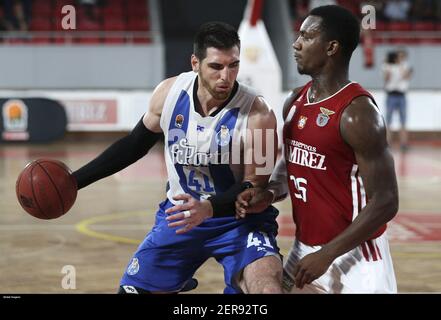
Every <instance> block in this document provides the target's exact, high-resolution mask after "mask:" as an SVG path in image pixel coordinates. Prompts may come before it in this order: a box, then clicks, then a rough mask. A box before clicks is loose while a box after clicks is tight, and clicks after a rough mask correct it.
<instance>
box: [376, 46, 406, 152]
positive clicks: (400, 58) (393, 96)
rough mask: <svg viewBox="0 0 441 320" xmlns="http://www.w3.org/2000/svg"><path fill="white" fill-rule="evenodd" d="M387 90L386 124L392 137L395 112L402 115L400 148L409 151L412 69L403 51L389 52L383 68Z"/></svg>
mask: <svg viewBox="0 0 441 320" xmlns="http://www.w3.org/2000/svg"><path fill="white" fill-rule="evenodd" d="M383 72H384V81H385V90H386V94H387V96H386V122H387V127H388V132H389V140H391V135H390V124H391V121H392V116H393V113H394V112H398V113H399V115H400V125H401V127H400V146H401V150H402V151H406V150H407V149H408V134H407V129H406V116H407V112H406V111H407V110H406V109H407V104H406V92H407V90H408V88H409V81H410V77H411V76H412V68H411V67H410V66H409V64H408V62H407V53H406V51H404V50H403V49H401V50H399V51H397V52H395V51H393V52H389V53H388V56H387V59H386V63H385V64H384V67H383Z"/></svg>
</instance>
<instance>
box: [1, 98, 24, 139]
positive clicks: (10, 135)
mask: <svg viewBox="0 0 441 320" xmlns="http://www.w3.org/2000/svg"><path fill="white" fill-rule="evenodd" d="M2 114H3V128H4V131H3V132H2V138H3V140H11V141H13V140H28V139H29V132H28V107H27V106H26V104H25V103H24V102H23V101H22V100H8V101H6V102H5V103H4V104H3V107H2Z"/></svg>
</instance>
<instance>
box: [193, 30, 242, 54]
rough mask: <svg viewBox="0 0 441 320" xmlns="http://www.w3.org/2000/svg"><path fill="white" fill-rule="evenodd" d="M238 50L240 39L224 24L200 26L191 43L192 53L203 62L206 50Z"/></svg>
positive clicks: (235, 32) (234, 31)
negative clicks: (212, 48)
mask: <svg viewBox="0 0 441 320" xmlns="http://www.w3.org/2000/svg"><path fill="white" fill-rule="evenodd" d="M234 46H238V47H239V48H240V39H239V35H238V34H237V31H236V29H235V28H234V27H232V26H231V25H229V24H227V23H224V22H207V23H204V24H203V25H201V27H200V28H199V30H198V32H197V33H196V35H195V37H194V41H193V53H194V55H195V56H196V57H197V58H198V59H199V60H203V59H204V58H205V57H206V56H207V48H210V47H214V48H216V49H231V48H233V47H234Z"/></svg>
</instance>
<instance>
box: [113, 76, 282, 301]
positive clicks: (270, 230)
mask: <svg viewBox="0 0 441 320" xmlns="http://www.w3.org/2000/svg"><path fill="white" fill-rule="evenodd" d="M195 86H196V87H195ZM196 91H197V74H196V73H193V72H188V73H183V74H181V75H180V76H178V77H177V79H176V81H175V83H174V84H173V86H172V88H171V89H170V91H169V94H168V96H167V98H166V101H165V104H164V107H163V111H162V114H161V120H160V124H161V128H162V130H163V132H164V135H165V148H164V149H165V150H164V152H165V161H166V165H167V172H168V184H167V199H166V200H165V201H163V202H162V203H161V204H160V205H159V209H158V211H157V213H156V221H155V225H154V226H153V228H152V230H151V232H150V233H148V235H147V236H146V238H145V239H144V241H143V242H142V243H141V244H140V246H139V247H138V250H137V251H136V252H135V254H134V255H133V257H132V259H131V261H130V262H129V265H128V266H127V269H126V272H125V273H124V275H123V277H122V279H121V283H120V284H121V286H134V287H137V288H141V289H144V290H147V291H152V292H154V291H161V292H172V291H179V290H180V289H181V288H183V287H184V285H185V284H186V282H187V281H188V280H190V279H191V278H192V276H193V275H194V273H195V272H196V270H197V269H198V268H199V267H200V266H201V265H202V264H203V263H204V262H205V261H206V260H207V259H209V258H211V257H213V258H215V259H216V260H217V261H218V262H219V263H220V264H222V266H223V267H224V273H225V284H226V288H225V290H224V292H225V293H240V292H241V290H240V288H239V286H238V282H237V280H238V278H239V277H238V276H239V275H240V274H241V271H242V270H243V269H244V268H245V267H246V266H247V265H248V264H250V263H252V262H253V261H255V260H257V259H259V258H262V257H265V256H268V255H279V248H278V247H277V243H276V239H275V237H276V235H277V223H276V217H277V214H278V211H277V210H276V209H275V208H273V207H269V208H268V209H266V210H265V211H264V212H262V213H260V214H251V215H248V216H247V217H246V218H245V219H236V218H235V217H234V212H232V213H231V216H227V217H219V218H210V219H207V220H205V221H204V222H203V223H201V224H200V225H199V226H197V227H195V228H193V229H191V230H190V231H189V232H187V233H185V234H181V235H177V234H176V228H170V227H168V221H167V220H165V218H166V217H167V214H166V213H165V210H167V209H168V208H170V207H172V206H173V205H174V204H176V203H177V201H174V200H173V197H174V196H176V195H178V194H182V193H188V194H190V195H192V196H193V197H194V198H196V199H204V198H207V197H208V196H210V195H216V194H218V193H222V192H225V191H226V190H228V189H229V188H230V187H231V186H232V185H233V184H235V183H237V182H241V181H242V180H243V171H244V170H243V169H244V166H243V163H242V164H241V161H243V159H242V160H241V154H243V150H242V149H241V148H242V147H241V146H243V144H244V143H245V142H246V141H245V137H246V128H247V119H248V114H249V112H250V109H251V106H252V104H253V102H254V99H255V98H256V93H254V91H253V90H251V89H250V88H248V87H246V86H243V85H241V84H236V85H235V88H234V89H233V92H232V96H231V97H230V98H229V99H228V101H227V102H226V104H225V105H224V106H223V107H222V108H220V109H218V110H216V111H217V113H214V114H212V116H206V117H202V116H201V115H200V114H199V113H197V112H196V111H195V110H196V109H195V101H194V97H196Z"/></svg>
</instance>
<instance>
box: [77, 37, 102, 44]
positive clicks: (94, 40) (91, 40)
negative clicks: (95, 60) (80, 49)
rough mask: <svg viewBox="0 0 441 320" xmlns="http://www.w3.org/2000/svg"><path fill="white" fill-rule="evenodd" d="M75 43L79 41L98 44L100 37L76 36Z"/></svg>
mask: <svg viewBox="0 0 441 320" xmlns="http://www.w3.org/2000/svg"><path fill="white" fill-rule="evenodd" d="M75 43H81V44H100V43H101V38H99V37H81V38H76V39H75Z"/></svg>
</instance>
